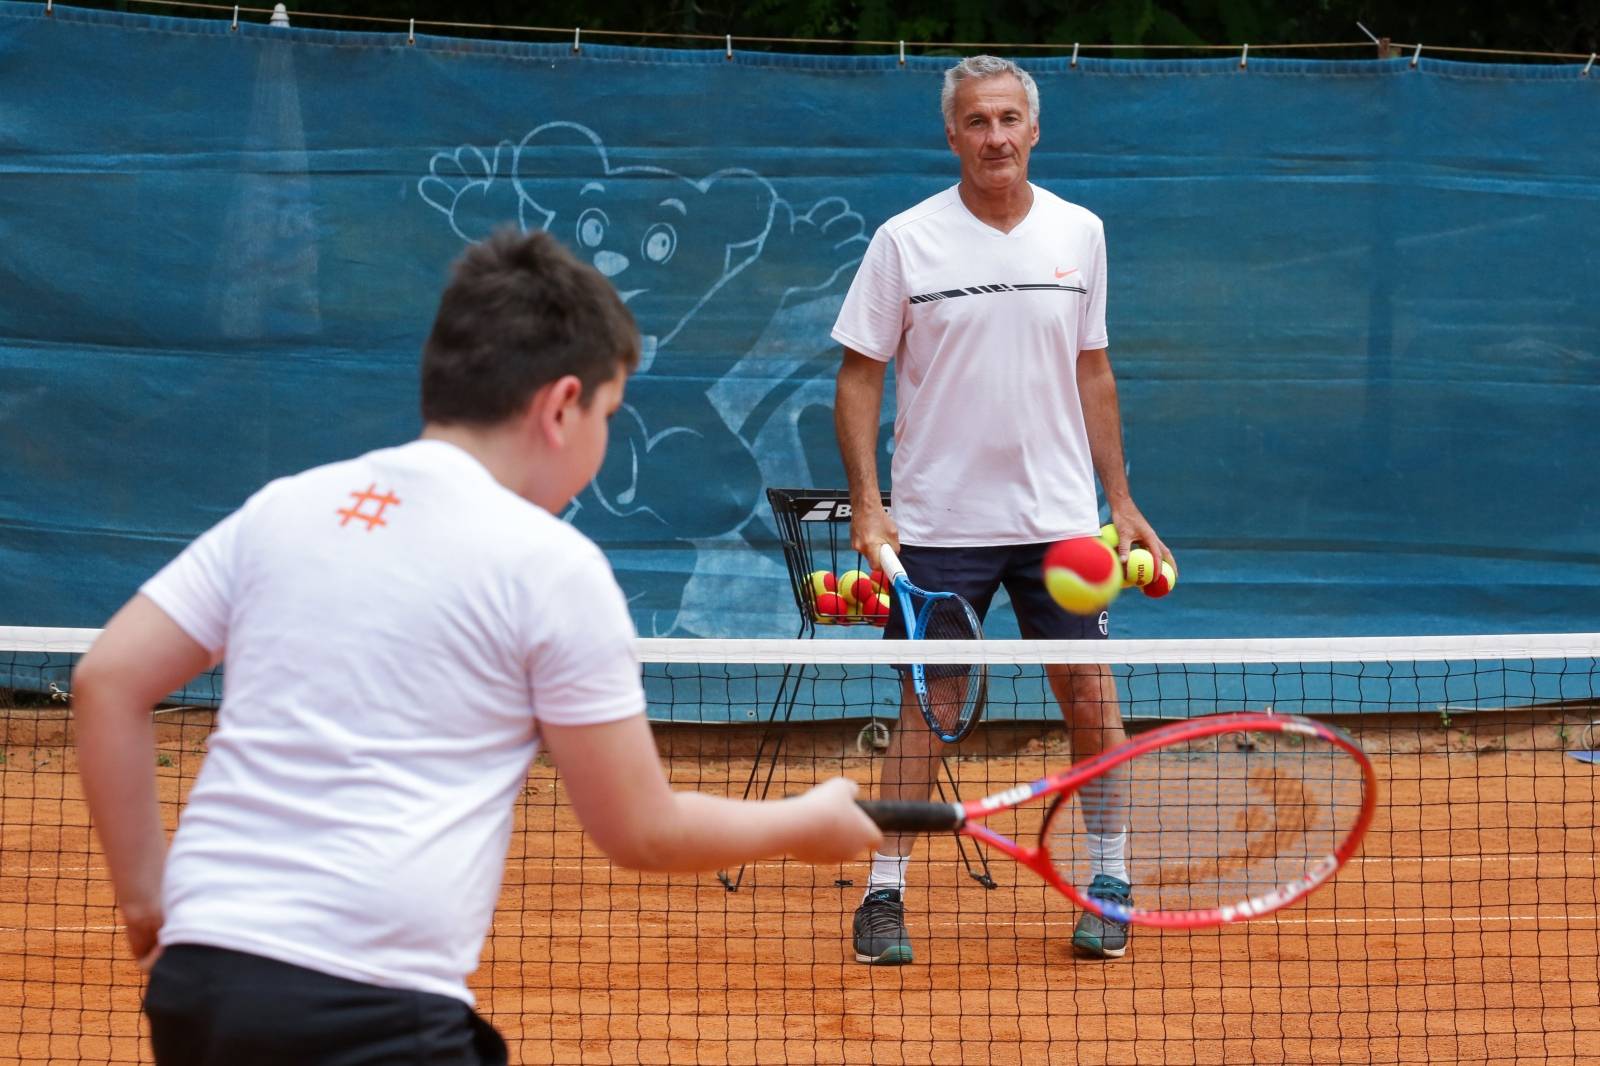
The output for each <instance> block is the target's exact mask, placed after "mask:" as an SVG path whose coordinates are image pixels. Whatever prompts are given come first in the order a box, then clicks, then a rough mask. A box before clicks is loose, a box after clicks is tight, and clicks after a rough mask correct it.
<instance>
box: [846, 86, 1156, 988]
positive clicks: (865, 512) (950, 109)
mask: <svg viewBox="0 0 1600 1066" xmlns="http://www.w3.org/2000/svg"><path fill="white" fill-rule="evenodd" d="M941 102H942V105H943V110H944V120H945V136H946V138H947V139H948V141H949V143H950V149H951V151H953V152H954V153H955V155H956V156H957V158H958V159H959V160H960V161H961V180H960V182H959V183H958V184H957V185H956V186H954V187H953V188H950V189H946V190H945V191H944V192H941V193H939V194H938V195H936V196H933V197H931V198H929V199H927V200H925V201H923V202H922V203H920V204H918V205H917V206H915V207H913V208H911V209H910V210H909V211H906V212H904V213H902V214H899V215H896V216H895V217H894V218H892V219H890V220H889V221H888V222H886V223H884V225H883V226H882V227H881V228H880V229H879V230H878V232H877V233H876V235H875V236H874V237H873V240H872V244H871V246H870V247H869V248H868V250H867V254H866V257H865V258H864V259H863V260H862V263H861V266H860V268H859V270H858V272H857V274H856V278H855V281H854V282H853V284H852V285H851V288H850V292H849V295H848V296H847V297H846V298H845V302H844V307H843V308H842V309H841V311H840V313H839V320H838V322H837V324H836V325H835V327H834V330H833V337H834V339H835V340H837V341H838V342H839V343H840V344H842V345H843V346H844V362H843V365H842V366H841V367H840V369H839V377H838V393H837V396H836V400H835V424H836V428H837V431H838V435H839V447H840V450H841V452H842V453H843V456H844V463H845V471H846V474H847V476H848V478H849V481H850V494H851V501H852V504H853V507H854V517H853V518H852V519H851V530H850V536H851V543H852V544H853V546H854V547H855V549H856V550H857V551H859V552H861V553H862V554H863V555H864V556H865V557H866V558H868V559H873V560H876V559H877V557H878V548H879V546H880V545H881V544H884V543H888V544H892V545H894V546H895V547H896V548H897V550H898V551H899V554H900V558H901V561H902V562H903V563H904V564H905V567H906V571H907V574H908V576H909V577H910V578H911V580H912V582H913V583H914V584H916V585H919V586H921V587H923V588H926V589H930V590H938V591H951V592H958V593H960V594H961V595H963V596H965V597H966V598H967V599H968V600H969V601H971V603H972V605H973V607H974V608H975V609H976V610H977V611H978V613H979V614H980V616H981V615H983V614H984V613H985V612H987V610H988V608H989V604H990V602H991V600H992V599H993V597H994V594H995V592H996V591H997V590H998V589H999V587H1000V586H1002V585H1004V586H1005V588H1006V590H1007V592H1008V593H1009V594H1010V596H1011V601H1012V604H1013V606H1014V607H1015V608H1016V612H1017V621H1018V623H1019V625H1020V628H1021V631H1022V635H1023V636H1024V637H1026V638H1028V639H1054V640H1064V639H1095V638H1103V637H1104V636H1106V633H1107V627H1108V619H1107V616H1106V615H1105V614H1104V613H1102V614H1101V615H1100V617H1099V618H1098V619H1095V618H1081V617H1077V616H1074V615H1071V614H1068V613H1067V612H1066V611H1064V610H1062V609H1061V608H1060V607H1059V606H1057V605H1056V604H1055V603H1054V602H1053V601H1052V600H1051V599H1050V598H1049V596H1048V594H1047V593H1046V592H1045V590H1044V587H1043V582H1042V564H1043V557H1044V551H1045V549H1046V548H1047V547H1048V545H1049V544H1050V543H1052V542H1054V541H1057V540H1060V539H1062V538H1065V537H1073V536H1087V535H1092V534H1094V533H1096V532H1097V531H1098V528H1099V519H1098V514H1099V512H1098V508H1097V506H1096V499H1095V487H1094V475H1095V473H1096V472H1098V474H1099V476H1100V484H1101V486H1102V487H1103V488H1104V490H1105V495H1106V500H1107V502H1108V503H1109V504H1110V507H1111V517H1112V520H1113V522H1114V523H1115V525H1116V527H1117V530H1118V532H1119V534H1120V538H1121V543H1120V545H1119V551H1120V553H1121V554H1122V556H1123V558H1124V559H1126V557H1127V552H1128V550H1129V548H1130V547H1131V546H1132V545H1134V544H1143V545H1144V546H1145V547H1146V548H1148V549H1149V550H1150V551H1151V552H1152V553H1153V554H1154V555H1155V556H1156V558H1157V559H1163V558H1165V559H1167V560H1169V561H1170V560H1171V558H1172V556H1171V554H1170V553H1169V552H1168V551H1167V549H1166V547H1165V546H1164V545H1163V544H1162V543H1161V540H1160V538H1159V537H1157V536H1156V533H1155V530H1153V529H1152V528H1151V527H1150V523H1149V522H1147V521H1146V520H1145V518H1144V516H1143V515H1142V514H1141V513H1140V512H1139V508H1138V507H1136V506H1135V505H1134V502H1133V498H1132V497H1131V495H1130V494H1129V491H1128V483H1127V478H1126V476H1125V473H1124V469H1123V458H1122V429H1121V416H1120V414H1119V411H1118V408H1117V391H1116V382H1115V379H1114V378H1113V376H1112V372H1111V363H1110V361H1109V359H1108V358H1107V355H1106V345H1107V338H1106V330H1105V299H1106V293H1105V287H1106V278H1105V262H1106V260H1105V236H1104V228H1103V226H1102V224H1101V222H1100V219H1098V218H1097V217H1095V216H1094V215H1093V214H1091V213H1090V212H1088V211H1086V210H1084V209H1083V208H1081V207H1077V206H1075V205H1073V204H1069V203H1067V202H1066V201H1064V200H1061V199H1059V198H1058V197H1056V196H1055V195H1053V194H1051V193H1050V192H1048V191H1046V190H1044V189H1042V188H1039V187H1038V186H1035V185H1032V184H1030V183H1029V181H1028V155H1029V152H1030V151H1031V150H1032V148H1033V146H1034V145H1035V144H1037V143H1038V141H1039V94H1038V89H1037V88H1036V87H1035V85H1034V82H1033V79H1032V78H1031V77H1030V76H1029V75H1028V74H1027V73H1026V72H1025V71H1023V70H1022V69H1020V68H1019V67H1017V65H1016V64H1014V63H1011V62H1009V61H1007V60H1003V59H997V58H995V57H993V56H976V57H973V58H971V59H967V60H964V61H962V62H961V63H958V64H957V65H956V66H954V67H952V68H951V69H950V70H948V71H946V72H945V78H944V87H943V92H942V94H941ZM891 360H893V361H894V364H895V397H896V402H897V411H896V414H895V428H894V434H895V449H894V471H893V473H894V517H893V518H890V516H889V515H888V514H887V513H886V512H885V511H884V509H883V507H882V505H881V504H880V502H879V500H880V497H879V487H878V480H877V471H876V467H875V465H874V453H875V450H876V443H877V441H876V437H877V427H878V412H879V409H880V407H881V404H882V400H883V377H884V371H885V367H886V366H887V364H888V363H889V362H890V361H891ZM884 635H885V636H886V637H889V638H896V637H900V638H903V637H904V636H905V629H904V624H903V621H902V619H901V617H900V614H899V612H896V613H895V614H894V615H893V616H892V617H891V620H890V622H889V625H888V627H887V628H886V631H885V634H884ZM1047 672H1048V675H1049V681H1050V687H1051V690H1052V691H1053V692H1054V694H1055V697H1056V699H1057V700H1058V701H1059V702H1060V705H1061V711H1062V714H1063V716H1064V718H1065V719H1066V722H1067V725H1068V727H1069V730H1070V736H1071V743H1072V753H1073V757H1074V758H1075V759H1083V758H1086V757H1088V756H1091V755H1095V754H1097V753H1099V752H1100V751H1102V750H1104V749H1105V748H1108V747H1110V746H1112V745H1114V744H1117V743H1119V742H1120V741H1121V740H1122V739H1123V731H1122V719H1121V715H1120V712H1119V710H1118V707H1117V696H1116V686H1115V682H1114V680H1113V678H1112V676H1111V673H1110V671H1109V670H1108V669H1106V668H1105V667H1104V666H1052V667H1048V668H1047ZM936 743H937V741H936V740H935V738H934V736H933V735H932V734H931V733H930V732H929V731H928V730H927V729H926V728H924V727H923V725H922V723H921V721H920V717H919V715H918V713H917V710H916V699H915V695H914V693H913V692H912V690H911V687H910V684H909V680H908V679H904V678H903V679H902V685H901V710H900V727H899V728H898V729H896V730H895V732H894V737H893V740H892V741H891V743H890V747H889V750H888V752H887V753H886V755H885V758H884V760H883V764H882V768H881V771H880V775H879V783H878V784H879V789H878V792H879V796H880V798H884V799H907V800H925V799H927V798H928V796H929V794H930V792H931V789H932V783H933V775H934V771H935V768H936V766H937V757H936V753H935V746H936ZM1084 807H1085V818H1086V822H1087V823H1088V824H1087V825H1086V826H1085V828H1086V830H1087V834H1088V847H1089V850H1090V852H1091V866H1092V875H1093V876H1092V880H1091V883H1090V884H1089V885H1088V886H1087V889H1088V892H1089V894H1090V895H1092V896H1096V897H1100V898H1107V899H1115V900H1119V901H1127V900H1129V899H1130V898H1131V895H1130V894H1131V891H1132V888H1131V886H1130V884H1129V879H1128V875H1127V870H1126V864H1125V861H1124V853H1123V849H1124V845H1125V842H1126V837H1127V831H1126V817H1125V814H1124V813H1123V812H1124V807H1125V799H1124V798H1123V797H1120V796H1119V795H1117V794H1115V790H1114V791H1113V793H1111V794H1105V795H1100V796H1092V797H1085V804H1084ZM913 841H914V838H913V837H910V836H898V835H891V836H889V837H887V838H886V841H885V846H884V849H883V851H882V852H880V853H878V854H875V855H874V856H873V862H872V874H871V878H870V880H869V883H868V889H867V893H866V897H865V898H864V899H863V901H862V903H861V906H860V908H859V909H858V910H857V911H856V916H855V924H854V931H853V932H854V942H855V945H854V946H855V952H856V958H857V959H858V960H859V961H861V962H868V963H905V962H910V961H912V957H913V952H912V947H911V942H910V939H909V937H908V935H907V932H906V927H905V918H904V913H905V912H904V893H905V869H906V864H907V860H908V857H909V855H910V853H911V848H912V843H913ZM1072 939H1073V945H1074V947H1075V948H1076V949H1077V950H1078V951H1079V952H1080V953H1082V954H1085V955H1088V956H1092V957H1098V958H1115V957H1118V956H1120V955H1122V954H1123V953H1124V952H1125V951H1126V950H1127V945H1128V930H1127V927H1126V926H1123V925H1121V924H1119V923H1115V922H1110V921H1106V920H1104V919H1101V918H1099V917H1097V916H1094V915H1090V914H1084V915H1083V916H1081V918H1080V920H1079V922H1078V924H1077V928H1076V929H1075V930H1074V932H1073V938H1072Z"/></svg>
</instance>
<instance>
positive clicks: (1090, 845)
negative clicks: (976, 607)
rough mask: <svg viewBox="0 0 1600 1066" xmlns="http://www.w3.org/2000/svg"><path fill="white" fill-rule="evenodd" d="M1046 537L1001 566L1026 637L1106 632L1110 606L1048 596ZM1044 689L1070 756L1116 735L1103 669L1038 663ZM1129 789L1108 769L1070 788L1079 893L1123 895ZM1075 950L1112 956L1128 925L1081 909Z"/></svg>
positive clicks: (1115, 711)
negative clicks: (1081, 876)
mask: <svg viewBox="0 0 1600 1066" xmlns="http://www.w3.org/2000/svg"><path fill="white" fill-rule="evenodd" d="M1048 548H1049V545H1048V544H1033V545H1021V546H1018V548H1017V549H1016V550H1015V551H1014V553H1013V555H1012V558H1011V562H1010V565H1009V566H1008V567H1007V569H1006V575H1005V586H1006V591H1007V592H1009V593H1010V594H1011V604H1012V606H1013V608H1015V610H1016V612H1017V625H1018V627H1019V628H1020V629H1021V630H1022V635H1023V637H1024V638H1025V639H1027V640H1084V641H1093V640H1104V639H1106V637H1107V636H1108V635H1109V634H1110V632H1111V614H1110V612H1109V611H1101V612H1100V613H1099V615H1091V616H1080V615H1075V614H1071V613H1069V612H1067V611H1066V610H1064V609H1063V608H1062V607H1061V605H1060V604H1058V603H1056V602H1055V601H1054V600H1052V599H1051V598H1050V594H1049V593H1048V592H1047V591H1046V590H1045V587H1044V583H1043V582H1042V581H1041V580H1040V579H1039V575H1040V573H1041V568H1042V567H1043V565H1044V553H1045V551H1046V550H1047V549H1048ZM1045 675H1046V677H1048V679H1049V681H1050V690H1051V692H1052V693H1053V694H1054V695H1055V698H1056V702H1057V703H1059V704H1060V705H1061V716H1062V718H1063V719H1065V721H1066V723H1067V730H1068V734H1067V735H1068V740H1069V742H1070V744H1071V745H1072V758H1073V761H1075V762H1076V761H1078V760H1081V759H1087V758H1090V757H1092V756H1095V755H1098V754H1100V753H1101V752H1102V751H1105V750H1106V749H1107V748H1111V747H1115V746H1116V745H1118V744H1120V743H1122V741H1123V738H1124V736H1125V734H1124V733H1123V731H1122V712H1121V708H1120V707H1119V706H1118V705H1117V683H1116V678H1115V677H1113V676H1112V673H1111V670H1110V668H1109V667H1106V666H1099V665H1070V666H1069V665H1058V666H1046V667H1045ZM1130 799H1131V797H1130V796H1129V794H1128V785H1127V781H1126V779H1125V778H1124V777H1121V776H1119V775H1118V774H1117V773H1116V772H1113V773H1111V774H1108V775H1105V776H1104V777H1102V778H1100V780H1099V781H1098V782H1091V783H1090V784H1089V785H1086V786H1085V787H1084V789H1083V790H1082V791H1081V792H1080V793H1079V794H1078V804H1079V807H1080V808H1081V809H1082V811H1083V821H1084V836H1085V848H1084V850H1085V851H1087V852H1088V855H1089V874H1090V877H1089V884H1088V885H1086V886H1084V887H1085V889H1086V890H1087V894H1088V895H1090V896H1095V897H1102V898H1110V899H1116V900H1118V901H1126V900H1128V899H1130V898H1131V896H1130V888H1129V878H1128V871H1127V862H1126V852H1127V839H1128V814H1129V804H1130ZM1072 944H1073V947H1075V948H1076V949H1077V950H1078V951H1079V952H1080V953H1082V954H1085V955H1091V956H1094V957H1096V958H1116V957H1117V956H1119V955H1121V954H1123V953H1124V952H1125V951H1127V949H1128V927H1127V926H1125V925H1122V924H1120V923H1116V922H1111V921H1107V920H1105V919H1103V918H1100V917H1098V916H1096V915H1092V914H1084V915H1083V916H1082V917H1081V918H1080V919H1079V920H1078V925H1077V928H1076V929H1074V930H1073V934H1072Z"/></svg>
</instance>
